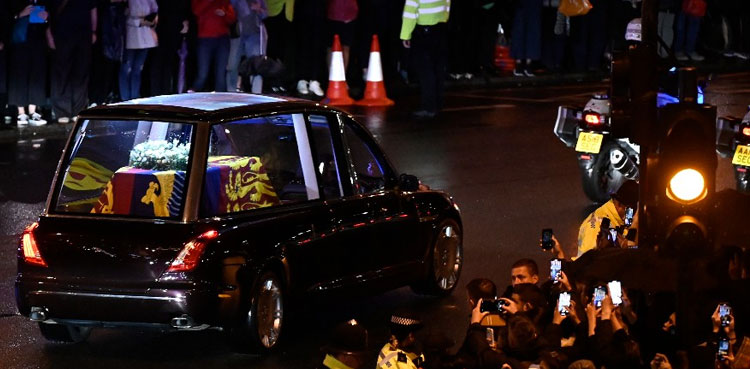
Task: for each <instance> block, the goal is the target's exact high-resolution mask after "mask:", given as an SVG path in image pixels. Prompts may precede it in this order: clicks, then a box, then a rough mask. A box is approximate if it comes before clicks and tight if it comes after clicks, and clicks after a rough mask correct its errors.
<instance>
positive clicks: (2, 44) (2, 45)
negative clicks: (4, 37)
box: [0, 41, 5, 50]
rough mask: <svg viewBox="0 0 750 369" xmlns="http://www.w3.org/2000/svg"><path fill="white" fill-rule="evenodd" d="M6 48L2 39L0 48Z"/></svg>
mask: <svg viewBox="0 0 750 369" xmlns="http://www.w3.org/2000/svg"><path fill="white" fill-rule="evenodd" d="M4 48H5V44H4V43H3V42H2V41H0V50H2V49H4Z"/></svg>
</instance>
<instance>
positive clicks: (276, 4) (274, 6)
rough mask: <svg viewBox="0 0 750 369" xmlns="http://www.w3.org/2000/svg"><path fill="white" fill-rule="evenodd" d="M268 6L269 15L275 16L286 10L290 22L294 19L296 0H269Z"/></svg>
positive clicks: (285, 13) (285, 14) (285, 15)
mask: <svg viewBox="0 0 750 369" xmlns="http://www.w3.org/2000/svg"><path fill="white" fill-rule="evenodd" d="M266 7H267V8H268V16H269V17H275V16H277V15H279V14H280V13H281V11H282V10H284V17H286V20H288V21H290V22H291V21H293V20H294V0H267V1H266Z"/></svg>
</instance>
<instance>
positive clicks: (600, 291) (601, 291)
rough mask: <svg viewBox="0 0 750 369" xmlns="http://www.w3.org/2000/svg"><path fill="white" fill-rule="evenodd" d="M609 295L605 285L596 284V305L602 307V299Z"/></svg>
mask: <svg viewBox="0 0 750 369" xmlns="http://www.w3.org/2000/svg"><path fill="white" fill-rule="evenodd" d="M606 296H607V288H606V287H604V286H596V288H594V306H595V307H602V301H603V300H604V297H606Z"/></svg>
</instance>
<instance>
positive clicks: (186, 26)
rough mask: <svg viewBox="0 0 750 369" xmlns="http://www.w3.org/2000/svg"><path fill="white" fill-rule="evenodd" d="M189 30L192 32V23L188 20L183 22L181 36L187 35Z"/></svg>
mask: <svg viewBox="0 0 750 369" xmlns="http://www.w3.org/2000/svg"><path fill="white" fill-rule="evenodd" d="M189 30H190V22H189V21H186V20H184V21H182V29H181V30H180V34H181V35H184V34H187V33H188V31H189Z"/></svg>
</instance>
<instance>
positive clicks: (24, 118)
mask: <svg viewBox="0 0 750 369" xmlns="http://www.w3.org/2000/svg"><path fill="white" fill-rule="evenodd" d="M27 124H29V116H28V115H26V114H18V119H16V125H19V126H25V125H27Z"/></svg>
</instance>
